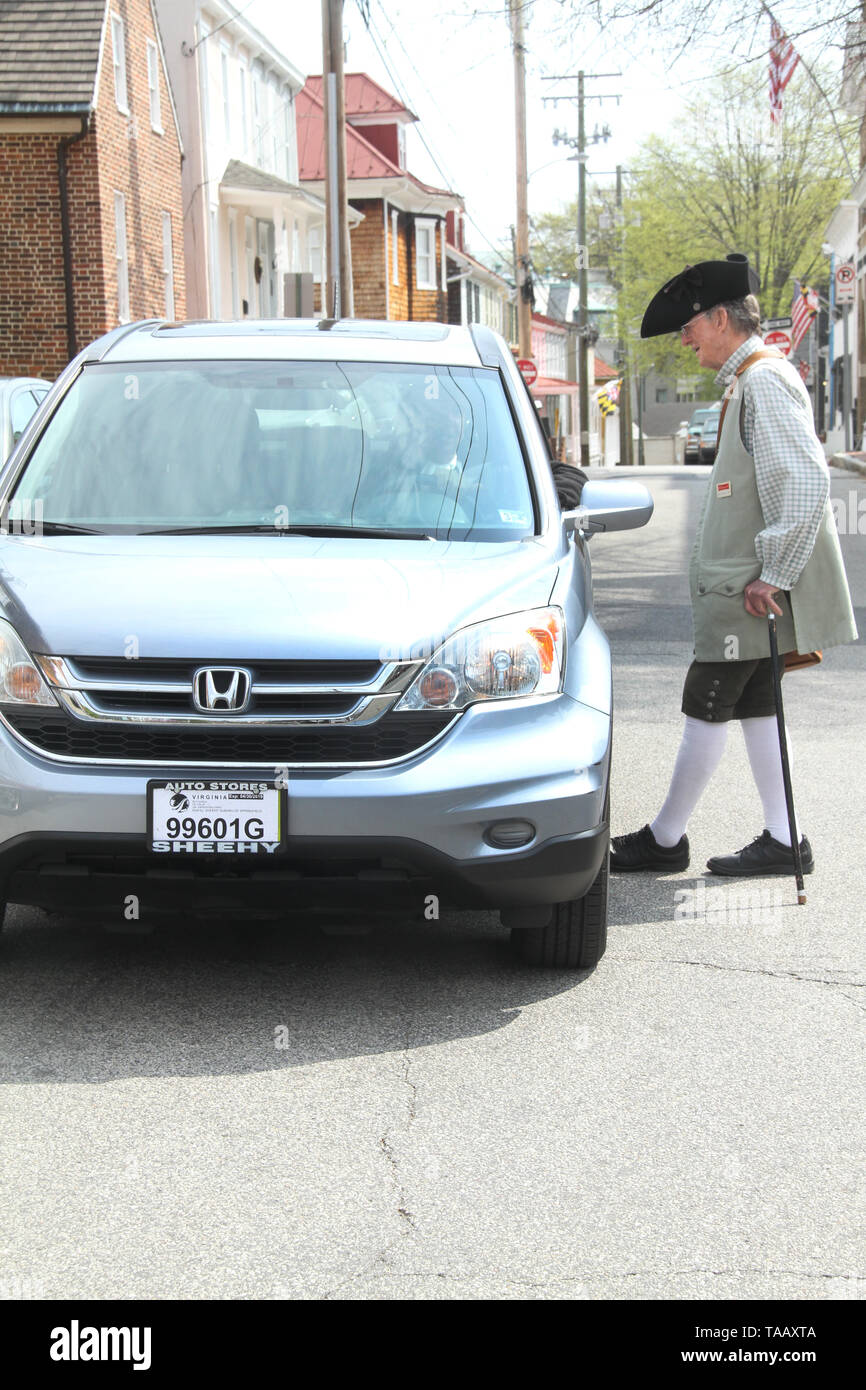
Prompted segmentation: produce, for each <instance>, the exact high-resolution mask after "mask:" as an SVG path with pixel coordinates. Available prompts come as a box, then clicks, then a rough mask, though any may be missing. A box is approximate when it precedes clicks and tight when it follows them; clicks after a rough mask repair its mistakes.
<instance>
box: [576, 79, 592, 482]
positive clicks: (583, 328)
mask: <svg viewBox="0 0 866 1390" xmlns="http://www.w3.org/2000/svg"><path fill="white" fill-rule="evenodd" d="M584 106H585V102H584V82H583V72H579V73H578V74H577V159H578V165H577V255H578V262H577V264H578V269H579V271H580V299H579V309H578V319H577V324H578V333H579V335H580V336H579V348H580V371H579V372H578V376H577V379H578V381H579V382H580V464H581V467H582V468H589V343H588V342H587V327H588V324H589V312H588V310H589V283H588V280H589V277H588V270H589V255H588V254H587V251H588V248H587V245H586V119H585V117H584ZM593 380H595V372H593Z"/></svg>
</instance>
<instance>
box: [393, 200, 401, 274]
mask: <svg viewBox="0 0 866 1390" xmlns="http://www.w3.org/2000/svg"><path fill="white" fill-rule="evenodd" d="M399 283H400V225H399V214H398V212H397V209H396V208H392V209H391V284H392V285H399Z"/></svg>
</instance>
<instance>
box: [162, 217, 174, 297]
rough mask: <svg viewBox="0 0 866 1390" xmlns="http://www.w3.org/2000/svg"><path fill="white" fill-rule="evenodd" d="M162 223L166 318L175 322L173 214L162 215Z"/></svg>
mask: <svg viewBox="0 0 866 1390" xmlns="http://www.w3.org/2000/svg"><path fill="white" fill-rule="evenodd" d="M160 222H161V223H162V278H163V281H164V283H165V316H166V318H167V319H168V320H169V322H173V321H174V251H173V241H172V230H171V213H170V212H163V213H160Z"/></svg>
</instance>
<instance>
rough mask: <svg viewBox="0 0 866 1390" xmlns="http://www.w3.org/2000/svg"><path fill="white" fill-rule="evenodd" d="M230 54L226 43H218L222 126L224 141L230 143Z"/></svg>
mask: <svg viewBox="0 0 866 1390" xmlns="http://www.w3.org/2000/svg"><path fill="white" fill-rule="evenodd" d="M230 58H231V54H230V51H229V46H228V44H226V43H221V44H220V81H221V82H222V89H223V128H224V130H225V137H226V143H227V144H231V138H232V112H231V106H232V102H231V92H230V87H229V82H230V76H229V74H230V68H229V62H230Z"/></svg>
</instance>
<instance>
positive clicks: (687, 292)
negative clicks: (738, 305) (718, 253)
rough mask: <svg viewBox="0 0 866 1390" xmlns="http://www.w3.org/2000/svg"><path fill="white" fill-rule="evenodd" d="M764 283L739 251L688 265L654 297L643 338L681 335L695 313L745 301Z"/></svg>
mask: <svg viewBox="0 0 866 1390" xmlns="http://www.w3.org/2000/svg"><path fill="white" fill-rule="evenodd" d="M760 283H761V282H760V280H759V279H758V275H757V272H756V271H755V270H753V269H752V267H751V266H750V265H749V258H748V256H742V255H740V253H739V252H738V251H734V252H732V253H731V255H730V256H728V257H726V259H725V260H723V261H699V262H698V264H697V265H687V266H686V268H685V270H681V271H680V273H679V275H675V276H674V278H673V279H672V280H668V282H667V284H666V285H662V287H661V289H660V290H659V292H658V294H655V295H653V297H652V299H651V300H650V302H649V304H648V305H647V311H646V313H645V314H644V316H643V323H642V324H641V326H640V335H641V337H642V338H657V337H658V336H659V334H660V333H677V332H679V330H680V329H681V328H682V326H683V324H685V323H688V321H689V319H693V318H694V316H695V314H700V313H702V312H703V311H705V310H706V309H712V308H714V307H715V305H716V304H724V303H725V301H726V300H728V299H745V297H746V295H747V294H756V293H757V291H758V288H759V286H760Z"/></svg>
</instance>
